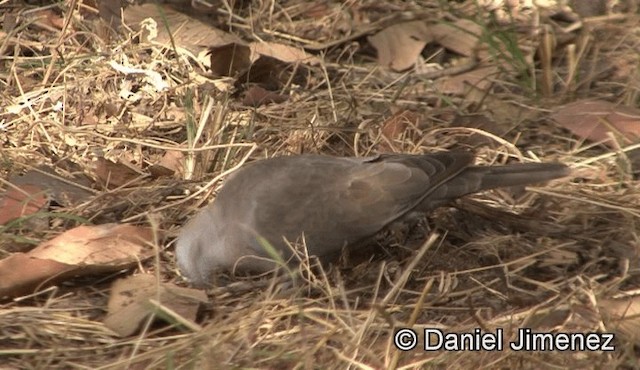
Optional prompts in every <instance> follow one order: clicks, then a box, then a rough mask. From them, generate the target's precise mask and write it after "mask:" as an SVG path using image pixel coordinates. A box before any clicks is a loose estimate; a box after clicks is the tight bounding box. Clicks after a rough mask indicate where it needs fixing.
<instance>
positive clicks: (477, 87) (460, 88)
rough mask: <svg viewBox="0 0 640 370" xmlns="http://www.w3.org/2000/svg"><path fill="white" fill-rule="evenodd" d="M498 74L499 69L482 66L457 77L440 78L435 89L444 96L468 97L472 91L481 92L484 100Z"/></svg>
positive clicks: (435, 84)
mask: <svg viewBox="0 0 640 370" xmlns="http://www.w3.org/2000/svg"><path fill="white" fill-rule="evenodd" d="M497 73H498V67H495V66H484V67H482V66H480V67H477V68H474V69H472V70H471V71H468V72H465V73H460V74H457V75H455V76H447V77H443V78H439V79H438V80H436V81H435V83H434V87H435V88H436V89H437V90H438V91H439V92H441V93H443V94H448V95H455V96H466V95H468V94H469V92H470V91H479V92H481V94H480V96H479V97H480V98H483V97H484V96H485V93H484V91H485V90H486V89H487V88H489V86H491V83H492V81H493V79H492V78H493V77H494V76H496V74H497ZM474 99H475V98H474ZM474 99H472V100H474Z"/></svg>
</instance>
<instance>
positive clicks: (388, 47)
mask: <svg viewBox="0 0 640 370" xmlns="http://www.w3.org/2000/svg"><path fill="white" fill-rule="evenodd" d="M368 40H369V43H370V44H371V45H373V47H374V48H375V49H376V50H377V51H378V63H379V64H380V65H382V66H384V67H388V68H391V69H392V70H394V71H396V72H402V71H405V70H407V69H409V68H411V67H413V65H414V64H415V63H416V61H417V60H418V56H419V55H420V53H422V49H424V47H425V46H426V45H427V43H428V42H430V41H431V40H432V39H431V35H430V34H429V30H428V27H427V24H426V22H425V21H412V22H405V23H399V24H394V25H392V26H389V27H387V28H385V29H383V30H382V31H380V32H378V33H376V34H375V35H373V36H369V37H368Z"/></svg>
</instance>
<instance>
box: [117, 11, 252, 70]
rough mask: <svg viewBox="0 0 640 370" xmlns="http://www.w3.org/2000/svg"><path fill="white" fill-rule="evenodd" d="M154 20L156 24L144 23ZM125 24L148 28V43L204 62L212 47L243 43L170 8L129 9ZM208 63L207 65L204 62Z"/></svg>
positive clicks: (233, 36)
mask: <svg viewBox="0 0 640 370" xmlns="http://www.w3.org/2000/svg"><path fill="white" fill-rule="evenodd" d="M146 19H152V20H153V21H154V23H155V24H153V23H150V22H143V21H145V20H146ZM124 22H125V24H127V25H128V26H129V27H131V28H132V29H134V30H136V31H140V30H142V29H144V30H145V31H146V33H145V34H146V35H147V41H149V42H151V43H155V44H158V45H161V46H163V47H166V48H170V49H174V45H175V48H176V49H177V50H178V52H182V53H184V51H186V52H187V53H186V54H187V55H189V54H190V55H189V56H191V57H193V58H195V59H197V60H199V61H201V62H205V61H207V59H208V57H207V58H204V56H205V55H208V50H209V48H211V47H216V46H221V45H227V44H230V43H241V42H242V41H241V40H240V38H239V37H237V36H235V35H233V34H230V33H227V32H224V31H222V30H220V29H217V28H215V27H213V26H210V25H208V24H206V23H203V22H201V21H199V20H197V19H194V18H192V17H190V16H189V15H187V14H184V13H180V12H178V11H176V10H173V9H172V8H171V7H169V6H167V5H157V4H153V3H148V4H144V5H137V6H129V7H127V8H126V9H125V10H124ZM203 64H206V63H203Z"/></svg>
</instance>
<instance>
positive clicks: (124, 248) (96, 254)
mask: <svg viewBox="0 0 640 370" xmlns="http://www.w3.org/2000/svg"><path fill="white" fill-rule="evenodd" d="M151 243H153V232H152V230H151V229H150V228H147V227H140V226H133V225H118V224H105V225H97V226H79V227H76V228H74V229H71V230H68V231H66V232H64V233H62V234H60V235H58V236H57V237H55V238H53V239H51V240H49V241H46V242H44V243H42V244H40V245H39V246H37V247H36V248H34V249H33V250H31V251H30V252H28V253H24V254H23V253H16V254H13V255H11V256H9V257H8V258H5V259H4V260H2V261H0V297H5V296H17V295H20V294H25V293H30V292H32V291H33V289H35V288H36V287H38V286H39V285H41V284H43V283H53V282H56V281H60V280H63V279H65V278H68V277H71V276H79V275H90V274H95V273H103V272H108V271H118V270H122V269H125V268H128V267H131V266H133V265H135V264H136V263H138V262H139V261H142V260H145V259H147V258H149V257H151V256H152V255H153V253H154V248H153V247H152V246H151Z"/></svg>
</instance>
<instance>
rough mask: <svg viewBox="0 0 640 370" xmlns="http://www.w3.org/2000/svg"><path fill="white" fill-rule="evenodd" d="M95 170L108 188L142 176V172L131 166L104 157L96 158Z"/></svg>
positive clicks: (98, 177) (103, 184)
mask: <svg viewBox="0 0 640 370" xmlns="http://www.w3.org/2000/svg"><path fill="white" fill-rule="evenodd" d="M94 172H95V175H96V177H97V179H98V180H99V181H100V182H101V184H102V186H104V187H105V188H107V189H114V188H117V187H120V186H123V185H125V184H129V183H131V182H132V181H133V180H134V179H137V178H138V177H140V174H139V173H138V172H136V171H134V170H133V169H131V167H129V166H127V165H125V164H122V163H115V162H111V161H110V160H108V159H105V158H102V157H99V158H97V159H96V162H95V167H94Z"/></svg>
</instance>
